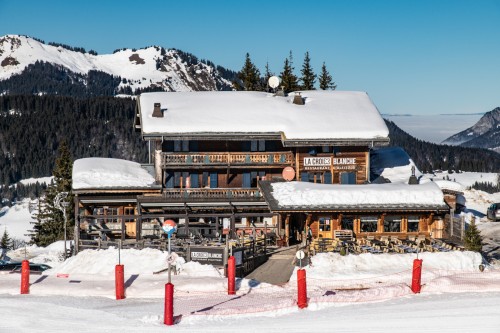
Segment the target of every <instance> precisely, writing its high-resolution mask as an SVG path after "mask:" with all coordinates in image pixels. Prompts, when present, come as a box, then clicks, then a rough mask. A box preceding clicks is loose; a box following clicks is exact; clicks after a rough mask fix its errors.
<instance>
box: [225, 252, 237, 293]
mask: <svg viewBox="0 0 500 333" xmlns="http://www.w3.org/2000/svg"><path fill="white" fill-rule="evenodd" d="M235 286H236V260H235V259H234V257H233V256H230V257H229V258H228V259H227V294H228V295H236V289H235Z"/></svg>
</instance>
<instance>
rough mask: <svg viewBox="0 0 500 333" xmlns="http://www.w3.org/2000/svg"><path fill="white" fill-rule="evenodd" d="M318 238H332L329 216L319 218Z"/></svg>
mask: <svg viewBox="0 0 500 333" xmlns="http://www.w3.org/2000/svg"><path fill="white" fill-rule="evenodd" d="M318 222H319V234H318V236H319V238H333V230H332V219H331V217H329V216H323V217H320V218H319V220H318Z"/></svg>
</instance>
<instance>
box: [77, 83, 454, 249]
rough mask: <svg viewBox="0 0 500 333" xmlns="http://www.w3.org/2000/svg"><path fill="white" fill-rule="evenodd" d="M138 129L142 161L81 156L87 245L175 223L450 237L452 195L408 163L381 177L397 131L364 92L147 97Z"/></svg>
mask: <svg viewBox="0 0 500 333" xmlns="http://www.w3.org/2000/svg"><path fill="white" fill-rule="evenodd" d="M134 128H135V130H136V131H138V132H139V133H140V135H141V136H142V138H143V140H145V141H146V142H147V144H148V147H149V158H148V161H144V164H138V163H135V162H130V161H123V160H116V159H103V158H86V159H80V160H76V161H75V164H74V168H73V192H74V194H75V205H76V206H75V207H76V209H75V211H76V221H77V226H76V231H77V232H76V233H75V234H76V238H77V239H76V241H77V244H79V245H80V247H81V246H82V244H84V241H92V240H95V239H98V238H99V239H102V238H103V237H104V238H105V239H106V240H122V241H130V242H134V241H135V242H146V243H147V242H151V243H154V242H159V241H161V240H162V239H164V235H163V233H162V231H161V224H162V222H163V221H165V220H167V219H171V220H174V221H175V222H177V224H178V233H177V237H179V238H182V237H193V236H197V235H198V236H200V237H203V238H214V239H217V238H219V237H220V236H221V235H228V237H229V238H238V237H244V236H245V235H250V234H253V235H255V234H257V235H266V236H268V237H269V238H270V239H272V240H273V242H274V243H275V244H277V245H289V244H293V243H297V242H300V241H302V240H303V237H304V234H305V232H307V230H308V229H311V230H312V232H313V235H314V238H316V239H320V238H323V239H331V238H335V237H336V236H337V235H340V234H342V232H345V231H347V232H348V233H350V234H352V235H353V236H354V237H356V238H363V237H372V238H373V237H381V236H392V237H399V238H402V239H403V238H406V237H408V236H418V235H422V236H425V237H442V229H443V220H442V216H443V214H445V213H446V212H448V211H449V207H448V206H447V205H446V203H445V202H444V200H443V193H442V192H441V190H440V189H439V187H438V186H437V185H436V184H434V183H432V182H429V183H427V184H418V181H417V182H415V181H410V182H409V179H410V178H411V177H410V176H411V171H410V169H409V166H410V164H409V162H410V161H408V159H407V161H406V165H407V166H408V169H407V172H406V173H405V174H404V177H402V178H401V180H400V181H394V180H393V181H392V182H388V181H389V180H388V179H390V177H385V178H383V177H382V178H383V179H384V181H383V182H380V181H374V180H375V178H377V177H378V176H379V174H377V175H374V174H373V171H372V170H374V168H376V166H374V165H371V158H370V156H373V154H374V152H376V151H378V150H376V149H377V148H379V147H384V146H387V145H388V144H389V137H388V134H389V131H388V129H387V127H386V125H385V122H384V120H383V119H382V117H381V115H380V113H379V111H378V110H377V108H376V106H375V105H374V104H373V102H372V100H371V99H370V97H369V96H368V94H366V93H364V92H352V91H303V92H297V93H292V94H290V95H288V96H277V95H275V94H271V93H264V92H234V91H233V92H214V91H210V92H155V93H144V94H142V95H140V96H139V97H138V98H137V108H136V116H135V121H134ZM379 151H383V149H382V150H379ZM403 165H404V163H403ZM391 170H392V169H391ZM413 178H415V177H413ZM378 179H379V180H380V179H381V177H378ZM375 182H377V183H375ZM409 183H414V184H409ZM344 234H345V233H344Z"/></svg>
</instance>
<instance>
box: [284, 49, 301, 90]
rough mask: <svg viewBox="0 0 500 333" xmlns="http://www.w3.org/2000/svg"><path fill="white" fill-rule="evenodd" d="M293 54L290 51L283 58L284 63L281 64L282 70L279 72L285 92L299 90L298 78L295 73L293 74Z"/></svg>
mask: <svg viewBox="0 0 500 333" xmlns="http://www.w3.org/2000/svg"><path fill="white" fill-rule="evenodd" d="M293 70H294V68H293V55H292V51H290V55H289V56H288V58H286V59H285V64H284V65H283V72H281V73H280V76H281V85H282V86H283V89H284V90H285V92H286V93H289V92H291V91H294V90H299V84H298V79H297V76H295V74H293Z"/></svg>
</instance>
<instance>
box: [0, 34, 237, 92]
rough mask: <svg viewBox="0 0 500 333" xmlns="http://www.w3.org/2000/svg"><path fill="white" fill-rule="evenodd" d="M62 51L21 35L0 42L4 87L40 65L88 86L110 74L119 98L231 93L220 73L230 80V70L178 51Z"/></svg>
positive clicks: (0, 64) (0, 77)
mask: <svg viewBox="0 0 500 333" xmlns="http://www.w3.org/2000/svg"><path fill="white" fill-rule="evenodd" d="M57 45H58V44H53V45H49V44H45V43H44V42H42V41H40V40H38V39H34V38H31V37H27V36H20V35H6V36H3V37H0V82H2V81H4V83H5V81H8V80H12V79H14V78H15V77H16V76H20V75H26V73H27V71H30V70H31V71H32V70H33V68H35V65H40V64H46V65H47V64H48V65H49V66H52V67H55V69H57V70H58V71H59V72H58V75H61V74H60V72H61V71H62V72H63V73H64V75H63V76H65V79H66V81H67V82H70V83H74V84H78V83H80V84H81V83H83V84H84V85H85V84H87V82H86V81H87V80H89V74H90V73H92V72H103V73H106V74H109V75H110V76H113V77H115V79H116V80H115V81H114V82H115V83H116V87H114V88H115V93H117V92H119V91H122V92H124V91H129V92H136V91H137V90H138V89H140V90H148V89H149V90H151V89H156V90H160V89H161V90H165V91H198V90H230V89H231V82H230V81H229V80H227V79H225V78H223V77H222V75H221V74H220V73H219V70H221V71H222V72H225V74H227V72H226V70H225V69H223V68H221V67H219V66H217V67H216V66H215V65H214V64H213V63H211V62H208V61H206V63H205V62H202V61H199V60H198V59H197V58H196V57H195V56H193V55H191V54H188V53H185V52H182V51H179V50H176V49H165V48H163V47H160V46H150V47H146V48H143V49H138V50H136V49H122V50H117V51H115V52H114V53H113V54H103V55H96V53H95V52H90V53H84V50H83V49H79V48H71V47H66V46H62V45H59V46H57ZM229 72H230V71H229ZM226 76H227V75H226ZM118 78H119V79H118ZM2 90H3V91H0V93H6V92H7V91H6V90H9V89H8V88H5V85H4V86H3V89H2ZM35 92H37V93H42V94H43V93H45V92H44V91H37V90H35ZM47 93H57V92H47Z"/></svg>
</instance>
